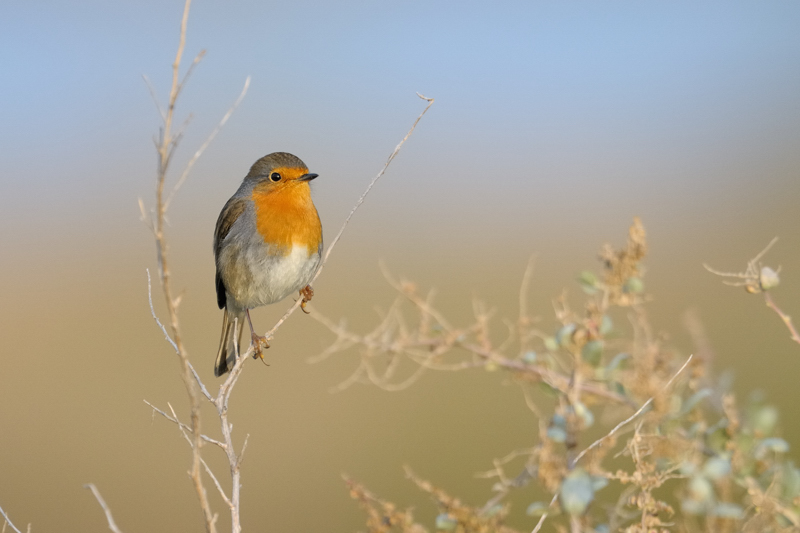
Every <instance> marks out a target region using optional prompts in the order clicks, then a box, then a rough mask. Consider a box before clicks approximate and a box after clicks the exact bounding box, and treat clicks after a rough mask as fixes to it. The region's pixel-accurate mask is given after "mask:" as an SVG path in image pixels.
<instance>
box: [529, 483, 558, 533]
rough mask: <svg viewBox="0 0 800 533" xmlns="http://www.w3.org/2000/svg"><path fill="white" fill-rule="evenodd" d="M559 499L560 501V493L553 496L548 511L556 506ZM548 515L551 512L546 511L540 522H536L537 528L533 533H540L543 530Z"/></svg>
mask: <svg viewBox="0 0 800 533" xmlns="http://www.w3.org/2000/svg"><path fill="white" fill-rule="evenodd" d="M557 499H558V493H557V492H556V493H555V494H553V498H552V499H551V500H550V503H549V504H548V505H547V508H548V509H550V508H552V507H553V505H555V504H556V500H557ZM548 514H549V511H545V512H544V513H542V516H540V517H539V521H538V522H536V527H534V528H533V531H531V533H538V531H539V530H540V529H542V524H544V521H545V519H547V515H548Z"/></svg>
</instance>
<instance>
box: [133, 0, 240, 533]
mask: <svg viewBox="0 0 800 533" xmlns="http://www.w3.org/2000/svg"><path fill="white" fill-rule="evenodd" d="M190 7H191V0H186V2H185V4H184V8H183V17H182V19H181V30H180V39H179V41H178V50H177V52H176V54H175V61H174V62H173V64H172V86H171V89H170V95H169V103H168V107H167V109H166V112H165V113H163V112H162V118H163V122H164V124H163V127H162V129H161V134H160V136H159V142H158V143H157V147H156V148H157V152H158V175H157V180H156V205H155V209H154V215H153V220H152V228H153V232H154V235H155V240H156V251H157V254H158V266H159V274H160V280H161V288H162V290H163V291H164V298H165V300H166V305H167V313H168V315H169V331H170V333H167V331H166V328H165V327H164V326H163V325H162V324H161V323H160V321H159V320H158V318H156V322H157V323H159V326H160V327H161V329H162V331H164V332H165V334H167V337H169V340H170V344H171V345H172V346H173V348H174V349H175V351H176V353H177V355H178V358H179V360H180V363H181V368H182V378H183V382H184V385H185V387H186V392H187V394H188V395H189V405H190V412H191V435H192V439H193V443H192V466H191V470H190V475H191V479H192V482H193V484H194V487H195V491H196V492H197V497H198V499H199V501H200V508H201V510H202V512H203V518H204V519H205V525H206V531H207V532H208V533H216V515H215V514H214V513H213V512H212V510H211V506H210V504H209V501H208V496H207V494H206V489H205V487H204V485H203V480H202V477H201V472H200V467H201V457H200V448H201V446H202V443H203V438H202V432H201V429H200V397H199V394H198V389H197V385H196V384H195V380H194V374H193V373H192V370H191V367H190V365H189V354H188V352H187V351H186V347H185V346H184V345H183V341H182V338H181V334H180V326H179V321H178V309H177V307H178V302H179V298H175V297H173V292H172V286H171V283H170V270H169V262H168V261H167V252H168V249H167V241H166V236H165V233H164V224H165V219H166V210H167V205H166V203H165V201H164V185H165V182H166V178H167V171H168V169H169V165H170V161H171V159H172V155H173V153H174V151H175V148H176V147H177V145H178V143H179V142H180V138H181V136H180V134H177V135H175V134H173V133H172V122H173V118H174V113H175V105H176V103H177V100H178V96H179V95H180V92H181V89H182V84H181V83H180V81H179V70H180V64H181V58H182V56H183V50H184V46H185V44H186V27H187V24H188V20H189V8H190ZM201 57H202V54H200V55H198V57H197V59H195V62H194V64H196V63H197V62H198V61H199V59H200V58H201ZM190 72H191V68H190ZM187 74H188V73H187ZM148 285H149V273H148ZM151 311H152V301H151ZM152 312H153V316H154V317H155V312H154V311H152ZM232 514H234V513H232ZM232 522H233V524H234V527H233V532H234V533H238V531H239V528H238V516H237V517H235V518H233V519H232Z"/></svg>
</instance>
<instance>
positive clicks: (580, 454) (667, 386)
mask: <svg viewBox="0 0 800 533" xmlns="http://www.w3.org/2000/svg"><path fill="white" fill-rule="evenodd" d="M693 358H694V354H692V355H690V356H689V357H688V359H686V362H685V363H683V365H681V367H680V368H679V369H678V371H677V372H675V374H674V375H673V376H672V377H671V378H670V379H669V381H667V384H666V385H664V387H663V388H662V389H661V390H660V391H659V394H660V393H663V392H664V391H666V390H667V389H668V388H669V387H670V385H672V382H673V381H675V378H677V377H678V376H679V375H680V374H681V373H682V372H683V371H684V370H685V369H686V367H687V366H689V363H690V362H691V361H692V359H693ZM655 398H656V397H655V396H651V397H650V398H648V400H647V401H646V402H644V403H643V404H642V406H641V407H640V408H639V409H637V410H636V412H635V413H633V414H632V415H631V416H629V417H628V418H626V419H625V420H623V421H622V422H620V423H619V424H617V425H616V426H614V429H612V430H611V431H609V432H608V433H606V434H605V435H604V436H602V437H600V438H599V439H597V440H596V441H594V442H593V443H592V444H590V445H589V447H588V448H586V449H585V450H583V451H582V452H581V453H579V454H578V455H576V456H575V459H574V460H573V461H572V464H573V465H575V464H577V463H578V461H580V460H581V458H582V457H583V456H584V455H586V454H587V453H588V452H589V451H590V450H592V449H594V448H596V447H598V446H600V444H601V443H602V442H603V441H605V440H606V439H608V438H609V437H611V436H612V435H614V434H615V433H616V432H617V431H619V430H620V429H621V428H622V427H623V426H625V425H626V424H628V422H631V421H632V420H634V419H635V418H636V417H637V416H639V415H640V414H642V413H643V412H644V410H645V409H647V408H648V407H649V406H650V404H651V403H653V401H654V400H655Z"/></svg>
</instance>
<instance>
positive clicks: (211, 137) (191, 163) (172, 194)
mask: <svg viewBox="0 0 800 533" xmlns="http://www.w3.org/2000/svg"><path fill="white" fill-rule="evenodd" d="M187 76H188V74H187ZM249 87H250V76H247V79H246V80H245V81H244V87H243V88H242V92H241V93H239V97H238V98H237V99H236V101H235V102H233V105H231V107H230V108H229V109H228V112H227V113H225V116H223V117H222V120H220V121H219V123H218V124H217V126H216V127H215V128H214V129H213V131H212V132H211V134H210V135H209V136H208V137H207V138H206V140H205V142H204V143H203V144H202V146H200V148H198V149H197V151H196V152H195V153H194V155H193V156H192V158H191V159H190V160H189V162H188V163H186V167H185V168H184V169H183V173H182V174H181V177H180V178H179V179H178V181H177V182H176V183H175V187H174V188H173V189H172V192H170V193H169V196H167V199H166V200H165V201H164V209H167V208H169V204H170V203H171V202H172V199H173V198H174V197H175V194H176V193H177V192H178V189H180V188H181V186H182V185H183V184H184V182H185V181H186V178H188V177H189V172H190V171H191V170H192V167H193V166H194V164H195V162H197V160H198V159H199V158H200V156H201V155H203V152H204V151H205V150H206V148H208V145H209V144H211V141H213V140H214V137H216V136H217V134H218V133H219V132H220V130H222V128H223V126H225V123H226V122H228V119H229V118H231V115H232V114H233V112H234V111H236V108H237V107H239V104H240V103H242V100H244V96H245V95H246V94H247V89H248V88H249Z"/></svg>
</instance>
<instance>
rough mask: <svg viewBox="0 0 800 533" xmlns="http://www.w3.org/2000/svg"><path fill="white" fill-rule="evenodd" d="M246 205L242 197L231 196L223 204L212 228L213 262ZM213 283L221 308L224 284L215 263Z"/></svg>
mask: <svg viewBox="0 0 800 533" xmlns="http://www.w3.org/2000/svg"><path fill="white" fill-rule="evenodd" d="M246 207H247V201H246V200H245V199H244V198H237V197H233V198H231V199H230V200H228V202H227V203H226V204H225V207H223V208H222V212H220V214H219V218H218V219H217V227H216V228H214V262H215V263H216V262H217V260H218V259H219V253H220V251H221V250H222V243H223V242H224V241H225V237H227V236H228V233H230V231H231V227H233V223H234V222H236V220H237V219H238V218H239V216H240V215H241V214H242V213H243V212H244V210H245V208H246ZM215 284H216V287H217V305H219V308H220V309H223V308H224V307H225V303H226V302H225V284H224V283H223V282H222V276H220V272H219V265H217V274H216V279H215Z"/></svg>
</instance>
